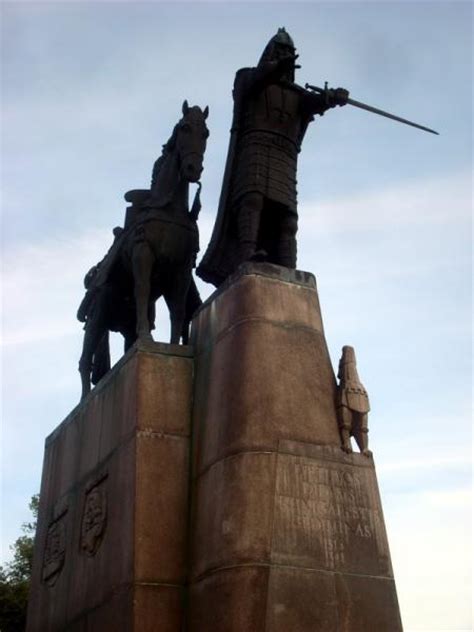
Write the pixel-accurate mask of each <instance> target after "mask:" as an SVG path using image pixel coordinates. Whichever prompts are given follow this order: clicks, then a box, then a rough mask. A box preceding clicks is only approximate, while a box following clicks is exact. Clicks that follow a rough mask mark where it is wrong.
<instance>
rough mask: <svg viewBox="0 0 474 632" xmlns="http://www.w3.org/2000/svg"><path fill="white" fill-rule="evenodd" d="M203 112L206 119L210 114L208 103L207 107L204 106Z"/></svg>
mask: <svg viewBox="0 0 474 632" xmlns="http://www.w3.org/2000/svg"><path fill="white" fill-rule="evenodd" d="M203 114H204V120H206V119H207V117H208V116H209V106H208V105H206V107H205V108H204V112H203Z"/></svg>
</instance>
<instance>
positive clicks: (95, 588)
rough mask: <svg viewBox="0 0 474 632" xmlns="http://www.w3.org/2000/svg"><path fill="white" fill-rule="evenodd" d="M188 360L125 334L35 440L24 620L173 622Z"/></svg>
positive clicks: (41, 625)
mask: <svg viewBox="0 0 474 632" xmlns="http://www.w3.org/2000/svg"><path fill="white" fill-rule="evenodd" d="M192 372H193V360H192V357H191V351H190V349H189V348H186V347H178V346H174V345H160V344H153V345H149V346H148V345H147V346H146V347H140V346H138V347H137V346H135V347H134V348H133V349H132V350H131V351H130V352H129V353H128V354H127V355H126V356H125V357H124V358H123V359H122V360H121V361H120V362H119V364H118V365H117V366H116V367H114V368H113V369H112V371H111V372H110V373H109V374H108V375H107V377H106V378H105V379H104V380H102V381H101V383H100V384H99V385H98V387H96V388H95V389H94V390H93V391H92V393H91V394H90V395H89V396H88V397H87V399H86V400H85V401H84V402H83V403H82V404H81V405H80V406H78V407H77V408H76V409H75V410H74V411H73V412H72V413H71V414H70V415H69V417H68V418H67V419H66V420H65V421H64V422H63V423H62V424H61V425H60V426H59V427H58V428H57V429H56V430H55V432H54V433H53V434H52V435H51V436H49V437H48V439H47V440H46V450H45V459H44V465H43V479H42V484H41V496H40V499H41V503H40V514H39V520H38V533H37V541H36V548H35V560H34V569H33V579H32V589H31V596H30V603H29V612H28V626H27V630H28V632H53V631H63V630H71V632H72V631H74V632H85V631H87V632H109V631H110V632H121V631H123V632H128V631H136V632H156V630H159V631H160V632H177V631H178V630H181V625H182V622H183V613H184V610H185V608H184V603H185V591H184V586H185V580H186V562H185V560H186V550H187V543H186V538H187V513H188V510H187V507H188V471H189V468H188V460H189V437H190V420H191V404H192Z"/></svg>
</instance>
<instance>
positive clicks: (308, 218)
mask: <svg viewBox="0 0 474 632" xmlns="http://www.w3.org/2000/svg"><path fill="white" fill-rule="evenodd" d="M471 201H472V173H470V172H457V173H453V174H448V175H446V176H444V177H442V178H437V179H436V180H433V179H432V178H428V179H425V180H423V179H422V180H420V179H417V180H415V181H413V182H403V183H399V184H397V185H395V186H393V185H391V186H387V187H383V188H381V189H379V190H377V189H375V190H374V191H372V192H369V193H367V192H364V193H363V194H358V195H356V196H350V197H346V196H342V197H339V198H335V199H333V200H331V201H324V200H322V201H321V202H319V203H317V204H314V203H312V202H311V201H310V200H308V201H305V200H302V203H301V209H302V213H301V217H302V219H301V223H302V225H303V224H304V231H305V237H307V238H308V240H311V239H312V237H313V236H320V235H321V234H326V233H329V232H340V233H355V234H357V233H364V232H367V231H371V232H372V231H376V230H379V231H384V232H386V231H390V230H393V229H394V227H396V229H397V231H398V230H399V229H400V228H406V227H407V226H411V227H416V228H420V227H421V228H426V227H430V226H437V225H447V224H448V225H449V224H451V225H452V224H456V223H458V222H462V223H467V222H469V221H470V219H471ZM401 263H403V262H401Z"/></svg>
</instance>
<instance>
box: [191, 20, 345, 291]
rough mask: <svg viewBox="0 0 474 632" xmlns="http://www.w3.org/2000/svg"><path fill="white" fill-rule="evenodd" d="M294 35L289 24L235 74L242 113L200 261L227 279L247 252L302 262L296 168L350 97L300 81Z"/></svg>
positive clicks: (217, 280)
mask: <svg viewBox="0 0 474 632" xmlns="http://www.w3.org/2000/svg"><path fill="white" fill-rule="evenodd" d="M297 58H298V55H296V54H295V47H294V44H293V40H292V39H291V37H290V36H289V35H288V33H287V32H286V31H285V29H284V28H281V29H279V30H278V33H277V34H276V35H275V36H274V37H272V39H271V40H270V41H269V43H268V44H267V46H266V48H265V50H264V51H263V54H262V57H261V59H260V61H259V63H258V66H257V67H256V68H242V69H241V70H239V71H238V72H237V74H236V77H235V83H234V90H233V97H234V118H233V123H232V130H231V138H230V144H229V152H228V156H227V163H226V168H225V173H224V181H223V185H222V192H221V198H220V202H219V211H218V214H217V219H216V224H215V227H214V232H213V235H212V239H211V242H210V244H209V247H208V249H207V252H206V253H205V255H204V258H203V260H202V262H201V263H200V265H199V266H198V269H197V274H198V276H200V277H201V278H202V279H204V280H205V281H208V282H210V283H213V284H214V285H216V286H218V285H220V284H221V283H222V282H223V281H224V279H226V278H227V277H228V276H229V274H231V273H232V272H233V271H234V270H235V269H236V267H237V266H238V265H239V264H240V263H242V262H244V261H247V260H250V259H257V260H266V261H269V262H270V263H276V264H279V265H283V266H287V267H289V268H295V267H296V231H297V229H298V215H297V204H296V168H297V157H298V153H299V151H300V148H301V143H302V141H303V137H304V135H305V132H306V129H307V127H308V125H309V123H310V122H311V121H312V120H313V118H314V115H315V114H319V115H322V114H324V112H325V111H326V110H328V109H329V108H333V107H335V106H336V105H344V104H345V103H346V102H347V98H348V94H349V93H348V92H347V90H344V89H342V88H338V89H337V90H331V89H328V90H326V91H325V93H324V94H322V95H321V94H317V93H314V92H310V91H307V90H305V89H304V88H302V87H301V86H299V85H297V84H296V83H295V69H296V68H299V66H297V65H296V64H295V62H296V59H297Z"/></svg>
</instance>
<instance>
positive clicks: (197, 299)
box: [181, 278, 202, 345]
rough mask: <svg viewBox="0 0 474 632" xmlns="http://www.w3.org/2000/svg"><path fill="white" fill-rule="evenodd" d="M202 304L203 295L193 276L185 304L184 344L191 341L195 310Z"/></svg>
mask: <svg viewBox="0 0 474 632" xmlns="http://www.w3.org/2000/svg"><path fill="white" fill-rule="evenodd" d="M201 305H202V299H201V295H200V294H199V290H198V289H197V286H196V282H195V281H194V279H193V278H191V283H190V284H189V290H188V293H187V295H186V306H185V316H184V323H183V332H182V336H181V337H182V339H183V344H184V345H187V344H188V343H189V325H190V323H191V321H192V319H193V316H194V312H195V311H196V310H197V309H198V307H200V306H201Z"/></svg>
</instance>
